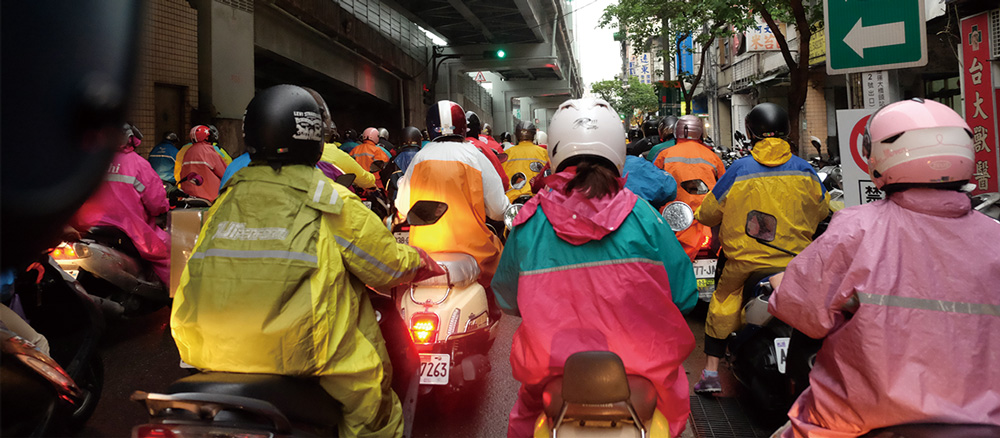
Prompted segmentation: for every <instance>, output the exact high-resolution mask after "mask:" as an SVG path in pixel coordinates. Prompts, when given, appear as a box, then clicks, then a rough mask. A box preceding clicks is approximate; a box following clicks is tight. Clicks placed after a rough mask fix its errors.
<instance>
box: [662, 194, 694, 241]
mask: <svg viewBox="0 0 1000 438" xmlns="http://www.w3.org/2000/svg"><path fill="white" fill-rule="evenodd" d="M662 214H663V219H666V221H667V224H668V225H670V229H671V230H672V231H673V232H675V233H676V232H679V231H684V230H686V229H688V228H689V227H690V226H691V224H693V223H694V210H692V209H691V206H690V205H687V204H685V203H684V202H682V201H674V202H671V203H669V204H667V206H666V207H663V213H662Z"/></svg>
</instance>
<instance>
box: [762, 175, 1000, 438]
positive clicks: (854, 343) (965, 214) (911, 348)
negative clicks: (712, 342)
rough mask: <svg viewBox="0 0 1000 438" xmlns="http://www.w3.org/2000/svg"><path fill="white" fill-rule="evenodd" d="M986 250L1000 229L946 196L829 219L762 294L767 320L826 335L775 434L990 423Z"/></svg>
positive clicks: (991, 264) (995, 398)
mask: <svg viewBox="0 0 1000 438" xmlns="http://www.w3.org/2000/svg"><path fill="white" fill-rule="evenodd" d="M997 242H1000V224H997V223H996V222H994V221H993V220H991V219H990V218H988V217H987V216H986V215H983V214H981V213H978V212H975V211H970V202H969V199H968V197H967V196H966V195H964V194H961V193H958V192H953V191H943V190H934V189H909V190H906V191H903V192H899V193H894V194H892V195H890V196H889V199H888V200H883V201H877V202H874V203H871V204H866V205H862V206H858V207H852V208H848V209H845V210H842V211H840V212H838V213H837V214H836V215H835V216H834V218H833V222H832V223H831V224H830V227H829V228H828V229H827V231H826V233H825V234H823V235H822V236H821V237H820V238H818V239H817V240H816V241H814V242H813V243H812V244H810V245H809V246H808V247H807V248H806V249H805V250H804V251H802V254H801V255H799V256H798V257H795V259H794V260H792V262H791V263H790V264H789V265H788V270H787V271H786V272H785V276H784V279H783V280H782V282H781V285H780V286H779V288H778V290H777V291H776V292H775V293H774V294H773V295H772V296H771V301H770V306H769V310H770V311H771V313H772V314H774V315H775V316H777V317H778V318H780V319H782V320H783V321H785V322H787V323H789V324H790V325H792V326H794V327H795V328H797V329H799V330H801V331H802V332H803V333H805V334H806V335H809V336H810V337H813V338H817V339H819V338H826V340H825V341H824V344H823V348H822V349H821V350H820V352H819V355H818V357H817V359H816V365H815V367H814V368H813V370H812V373H811V374H810V376H809V381H810V384H811V386H810V387H809V388H808V389H806V390H805V392H803V393H802V395H801V396H800V397H799V399H798V400H797V401H796V402H795V405H794V406H792V409H791V411H789V413H788V415H789V417H790V418H791V421H792V428H791V429H789V430H788V431H786V432H785V434H784V436H786V437H790V436H811V437H855V436H859V435H862V434H864V433H866V432H868V431H869V430H872V429H877V428H881V427H886V426H891V425H897V424H905V423H929V422H935V423H976V424H982V423H987V424H995V425H1000V368H997V364H998V363H1000V336H997V335H996V334H997V333H1000V293H998V290H1000V289H998V287H1000V286H998V285H1000V252H998V251H997V248H996V243H997ZM852 296H857V298H858V300H859V301H860V307H857V309H856V311H854V312H853V317H850V316H849V313H848V312H846V311H844V310H841V309H842V308H843V307H844V306H845V303H847V302H848V299H849V297H852Z"/></svg>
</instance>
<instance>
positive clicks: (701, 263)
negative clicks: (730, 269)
mask: <svg viewBox="0 0 1000 438" xmlns="http://www.w3.org/2000/svg"><path fill="white" fill-rule="evenodd" d="M717 261H718V260H716V259H696V260H695V261H694V278H711V279H713V280H714V279H715V263H716V262H717Z"/></svg>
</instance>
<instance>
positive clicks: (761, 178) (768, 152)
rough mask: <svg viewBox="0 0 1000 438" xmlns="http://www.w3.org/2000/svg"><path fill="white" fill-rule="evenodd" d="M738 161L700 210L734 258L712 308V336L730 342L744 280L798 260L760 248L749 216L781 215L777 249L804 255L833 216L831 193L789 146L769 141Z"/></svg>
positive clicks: (700, 219)
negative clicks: (750, 233)
mask: <svg viewBox="0 0 1000 438" xmlns="http://www.w3.org/2000/svg"><path fill="white" fill-rule="evenodd" d="M751 153H752V155H753V157H752V158H751V157H746V158H742V159H739V160H737V161H736V162H734V163H733V164H732V165H731V166H729V169H727V170H726V173H725V174H724V175H723V176H722V178H720V179H719V181H718V182H717V183H716V185H715V187H714V188H713V189H712V192H711V193H709V194H708V196H706V197H705V199H704V201H703V202H702V204H701V207H700V208H698V211H697V212H695V219H697V220H698V222H701V223H702V224H705V225H707V226H709V227H714V226H716V225H719V224H722V227H721V228H720V230H719V240H720V242H721V244H722V250H723V252H725V254H726V257H728V260H727V261H726V266H725V268H724V270H723V273H722V277H721V278H720V279H719V285H718V287H717V288H716V290H715V293H714V294H713V295H712V302H711V303H710V304H709V315H708V326H707V327H706V332H707V334H708V335H709V336H712V337H713V338H716V339H725V338H726V337H728V336H729V333H731V332H732V331H733V330H735V329H736V328H738V327H739V323H740V320H739V318H740V315H739V312H740V304H742V300H741V299H742V294H741V292H742V288H743V282H744V281H746V278H747V277H749V275H750V273H751V272H753V271H756V270H760V269H765V268H771V267H784V266H787V265H788V262H789V261H791V259H792V256H790V255H788V254H785V253H783V252H780V251H778V250H775V249H772V248H768V247H767V246H765V245H762V244H760V243H759V242H757V241H756V240H754V239H753V238H752V237H750V236H747V234H746V220H747V213H749V212H750V211H751V210H758V211H762V212H764V213H768V214H770V215H773V216H775V217H776V218H777V219H778V228H777V233H776V237H775V240H774V242H771V243H772V244H774V245H775V246H778V247H781V248H784V249H787V250H789V251H792V252H796V253H798V252H801V251H802V250H803V249H804V248H805V247H806V245H808V244H809V243H810V242H812V236H813V234H814V233H815V231H816V226H817V225H819V222H820V221H822V220H823V219H824V218H826V216H827V215H828V214H829V212H830V206H829V204H830V195H829V194H828V193H827V192H826V189H825V188H824V187H823V184H822V183H820V181H819V176H818V175H817V174H816V171H815V170H813V168H812V166H811V165H809V163H808V162H806V161H805V160H803V159H801V158H799V157H796V156H794V155H792V153H791V147H790V146H789V144H788V142H786V141H784V140H781V139H777V138H767V139H764V140H763V141H761V142H758V143H757V144H756V145H755V146H754V147H753V150H752V152H751Z"/></svg>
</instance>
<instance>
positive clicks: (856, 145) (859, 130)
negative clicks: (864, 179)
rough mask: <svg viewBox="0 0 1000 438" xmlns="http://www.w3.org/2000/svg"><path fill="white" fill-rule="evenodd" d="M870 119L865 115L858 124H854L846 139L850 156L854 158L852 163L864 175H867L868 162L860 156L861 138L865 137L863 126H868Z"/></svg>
mask: <svg viewBox="0 0 1000 438" xmlns="http://www.w3.org/2000/svg"><path fill="white" fill-rule="evenodd" d="M870 117H871V115H867V116H864V117H862V118H861V120H858V123H855V124H854V129H852V130H851V137H850V139H848V141H849V142H850V143H849V144H850V146H851V156H852V157H854V162H855V163H857V165H858V167H860V168H861V171H863V172H864V173H868V160H866V159H865V157H864V156H863V155H862V154H861V141H862V140H861V138H862V137H863V136H864V135H865V125H867V124H868V119H869V118H870Z"/></svg>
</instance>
